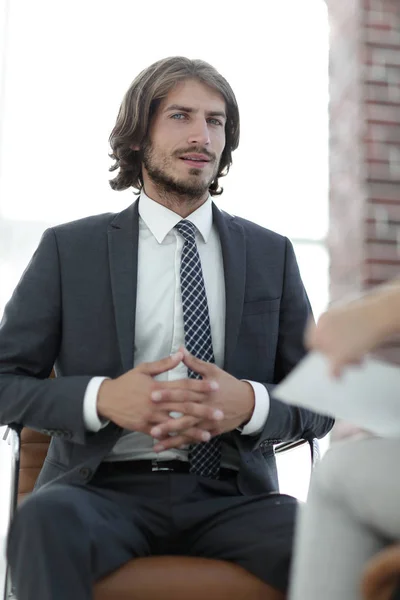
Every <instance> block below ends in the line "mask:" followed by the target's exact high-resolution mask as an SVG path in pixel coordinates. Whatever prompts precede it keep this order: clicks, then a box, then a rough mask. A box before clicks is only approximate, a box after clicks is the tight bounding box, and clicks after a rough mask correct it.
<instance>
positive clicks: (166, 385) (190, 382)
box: [154, 377, 219, 393]
mask: <svg viewBox="0 0 400 600" xmlns="http://www.w3.org/2000/svg"><path fill="white" fill-rule="evenodd" d="M154 389H155V390H169V389H174V390H175V389H181V390H190V391H192V392H201V393H209V392H215V391H216V390H218V389H219V385H218V383H217V382H216V381H214V380H211V379H210V380H206V379H189V378H188V377H186V378H185V379H175V380H174V381H156V382H155V385H154Z"/></svg>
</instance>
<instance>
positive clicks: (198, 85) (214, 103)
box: [160, 80, 226, 112]
mask: <svg viewBox="0 0 400 600" xmlns="http://www.w3.org/2000/svg"><path fill="white" fill-rule="evenodd" d="M170 106H171V107H173V108H172V109H174V108H175V107H179V106H180V107H187V108H191V109H193V110H200V109H203V110H204V109H206V110H209V111H224V112H225V106H226V105H225V100H224V97H223V96H222V94H221V93H220V92H219V91H218V90H216V89H214V88H212V87H211V86H208V85H207V84H205V83H202V82H200V81H193V80H188V81H182V82H179V83H177V84H176V85H175V86H174V87H173V88H172V90H170V91H169V93H168V94H167V96H166V97H165V98H164V99H163V101H162V102H161V106H160V108H161V109H162V110H168V107H170Z"/></svg>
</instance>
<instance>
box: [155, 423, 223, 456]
mask: <svg viewBox="0 0 400 600" xmlns="http://www.w3.org/2000/svg"><path fill="white" fill-rule="evenodd" d="M190 431H191V432H192V434H191V436H190V437H189V436H188V435H187V433H186V432H185V435H176V436H173V437H171V436H170V437H168V438H167V439H165V440H163V441H162V442H157V444H156V445H155V446H154V447H153V450H154V452H163V451H164V450H169V449H170V448H180V447H181V446H182V445H187V444H193V443H195V444H197V443H201V442H208V441H209V440H210V438H211V436H210V434H209V432H208V431H203V430H201V429H191V430H190ZM205 437H206V438H207V439H204V438H205Z"/></svg>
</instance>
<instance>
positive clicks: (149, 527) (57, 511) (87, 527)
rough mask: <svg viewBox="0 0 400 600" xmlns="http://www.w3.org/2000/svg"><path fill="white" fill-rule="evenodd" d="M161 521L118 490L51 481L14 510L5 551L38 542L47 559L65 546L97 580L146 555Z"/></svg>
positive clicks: (156, 535)
mask: <svg viewBox="0 0 400 600" xmlns="http://www.w3.org/2000/svg"><path fill="white" fill-rule="evenodd" d="M161 522H162V520H161V519H157V516H155V514H154V512H152V511H151V510H150V507H149V506H147V507H145V506H142V505H141V504H140V503H135V502H134V501H133V500H132V501H128V498H127V496H126V495H123V494H119V493H118V492H115V491H110V490H106V489H100V488H96V487H95V486H74V485H58V484H53V485H49V486H48V487H45V488H44V489H41V490H38V491H37V492H34V493H33V494H31V496H30V497H28V499H27V500H26V501H25V502H24V503H23V504H22V505H21V507H20V508H19V509H18V511H17V513H16V516H15V518H14V521H13V524H12V527H11V531H10V536H9V553H10V554H13V549H15V548H16V546H17V545H19V544H21V543H23V544H24V545H25V546H26V547H27V548H28V547H30V548H32V547H37V546H38V545H39V546H40V547H41V549H42V550H46V548H47V550H48V552H46V556H48V561H49V562H50V563H51V561H52V560H53V559H54V561H57V554H58V553H59V554H61V553H63V552H65V551H66V549H68V554H69V556H71V557H74V556H75V557H76V559H77V560H78V561H79V562H80V566H81V567H82V568H84V567H85V565H86V570H90V572H91V573H90V575H91V577H92V578H93V579H94V580H96V579H98V578H100V577H103V576H104V575H105V574H106V573H108V572H110V571H113V570H114V569H116V568H118V567H119V566H120V565H122V564H124V563H125V562H127V561H128V560H130V559H131V558H132V557H135V556H147V555H150V554H151V553H152V548H151V539H152V536H154V538H157V537H158V536H160V535H163V533H164V532H163V530H162V527H161ZM29 538H31V542H32V543H29ZM88 575H89V573H88Z"/></svg>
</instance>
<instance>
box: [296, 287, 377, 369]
mask: <svg viewBox="0 0 400 600" xmlns="http://www.w3.org/2000/svg"><path fill="white" fill-rule="evenodd" d="M379 331H380V329H379V327H378V324H377V319H376V314H375V309H374V306H373V300H372V301H371V300H369V299H361V300H357V301H353V302H350V303H348V304H346V305H342V306H336V307H333V308H331V309H330V310H328V311H327V312H326V313H324V314H323V315H322V316H321V317H320V319H319V321H318V323H317V325H316V326H315V325H314V324H313V323H310V324H309V325H308V328H307V331H306V335H305V343H306V345H307V347H308V348H309V349H310V350H316V351H318V352H322V353H323V354H325V356H326V357H327V358H328V359H329V362H330V366H331V372H332V375H333V376H334V377H338V376H339V375H340V373H341V372H342V370H343V367H345V366H346V365H350V364H359V363H360V362H361V361H362V359H363V357H364V355H365V354H366V353H367V352H369V351H370V350H372V349H373V348H374V347H375V345H376V344H377V343H378V342H379V338H378V334H379Z"/></svg>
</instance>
